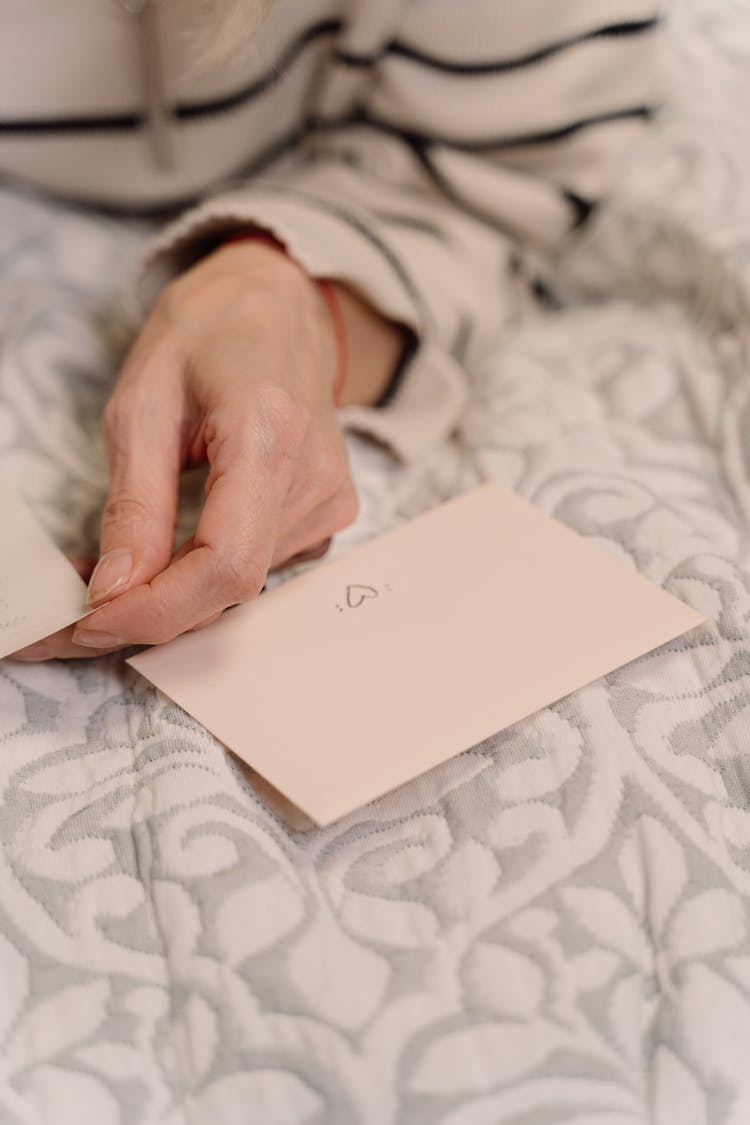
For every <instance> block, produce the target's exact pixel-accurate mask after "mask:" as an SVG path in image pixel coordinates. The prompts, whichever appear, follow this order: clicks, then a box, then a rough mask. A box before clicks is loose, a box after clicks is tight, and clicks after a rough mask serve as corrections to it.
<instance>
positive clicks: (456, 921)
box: [0, 0, 750, 1125]
mask: <svg viewBox="0 0 750 1125" xmlns="http://www.w3.org/2000/svg"><path fill="white" fill-rule="evenodd" d="M664 56H665V60H664V61H665V73H666V82H667V91H666V104H665V108H664V111H663V113H662V115H661V117H660V120H659V121H658V123H657V124H656V126H655V127H654V129H653V131H652V132H651V133H650V135H649V136H648V138H647V139H646V140H645V141H644V143H643V144H642V145H641V146H640V148H639V149H638V151H637V152H636V153H635V154H634V156H633V162H632V166H631V167H630V169H629V171H628V174H627V175H626V177H625V178H624V179H623V181H622V182H621V184H620V185H619V186H618V189H617V191H616V192H615V195H614V197H613V198H612V199H611V200H610V201H609V203H608V204H607V205H606V207H605V208H604V209H603V210H602V212H601V214H600V215H599V216H598V218H597V219H596V220H595V221H594V223H593V225H592V226H591V228H590V229H589V230H588V231H587V232H586V234H585V236H584V237H583V238H582V239H581V240H580V241H579V242H578V243H577V244H576V245H575V246H574V247H571V249H570V251H569V252H568V253H567V254H566V255H565V258H564V261H563V263H562V265H561V268H560V270H559V273H558V276H557V277H556V279H555V284H554V289H555V292H556V294H557V296H558V298H559V307H556V308H551V309H549V310H548V311H545V312H543V313H540V314H538V315H535V316H534V317H533V318H531V319H528V320H526V321H525V322H524V323H523V324H521V325H520V326H519V327H517V328H515V329H514V330H513V331H512V332H510V333H509V334H508V336H507V337H506V339H505V341H504V343H503V345H502V347H501V348H500V350H499V351H498V352H497V353H496V354H495V355H493V356H492V357H491V359H488V361H487V362H486V364H484V366H483V369H482V370H475V371H472V372H471V376H472V387H473V391H472V402H471V406H470V409H469V410H468V412H467V414H466V417H465V419H464V421H463V424H462V426H461V429H460V432H459V433H458V434H457V435H456V436H455V439H454V440H453V441H452V442H451V443H450V444H448V445H446V446H444V447H443V448H441V449H439V450H436V451H435V452H434V454H431V455H430V456H428V457H426V458H425V459H424V460H421V461H419V462H418V463H417V464H414V465H410V466H408V467H404V466H402V465H398V464H396V463H395V462H393V461H392V460H390V459H389V457H388V456H387V454H386V453H385V452H383V451H381V450H379V449H378V448H376V447H374V446H372V445H368V444H367V443H366V442H365V440H364V439H362V440H360V439H357V438H352V440H351V457H352V461H353V466H354V472H355V476H356V479H357V481H358V484H359V488H360V492H361V497H362V514H361V517H360V519H359V520H358V522H357V524H356V525H355V526H354V527H353V528H351V529H350V530H349V531H348V532H347V533H345V534H344V535H343V536H341V537H340V540H339V542H338V546H337V549H338V550H344V549H345V548H346V547H347V546H349V545H351V544H353V543H355V542H360V541H362V540H364V539H366V538H368V537H370V536H371V535H373V534H375V533H377V532H379V531H380V530H383V529H385V528H387V527H390V526H392V525H394V524H395V523H397V522H398V521H401V520H404V519H406V518H408V517H411V516H413V515H416V514H418V513H420V512H422V511H424V510H425V509H427V508H429V507H431V506H432V505H434V504H435V503H437V502H439V501H441V500H443V499H445V498H448V497H450V496H453V495H456V494H458V493H460V492H462V491H463V490H465V489H467V488H469V487H471V486H473V485H475V484H477V483H479V482H481V481H484V480H489V479H493V480H498V481H501V482H502V483H504V484H506V485H509V486H511V487H512V488H514V489H516V490H518V491H519V492H520V493H522V494H523V495H524V496H526V497H528V498H529V499H530V500H532V501H533V503H534V504H536V505H538V506H539V507H540V508H542V509H544V510H545V511H547V512H549V513H552V514H553V515H555V516H556V517H558V518H559V519H560V520H562V521H563V522H565V523H566V524H568V525H570V526H571V527H573V528H575V529H576V530H577V531H579V532H580V533H582V534H583V535H585V536H587V537H588V538H590V539H591V540H592V541H593V542H596V543H599V544H601V545H602V546H603V547H605V548H606V549H607V550H610V551H614V552H615V553H617V554H618V555H621V556H622V557H623V558H625V559H627V560H629V561H630V562H631V563H632V564H633V565H634V566H635V567H637V568H638V570H640V571H641V572H642V573H643V574H644V575H646V576H648V577H649V578H650V579H652V580H653V581H654V582H656V583H659V584H661V585H662V586H664V587H665V588H666V589H668V590H670V591H671V592H673V593H674V594H676V595H677V596H679V597H680V598H682V599H684V600H685V601H687V602H689V603H691V604H692V605H694V606H695V607H696V608H698V609H699V610H700V611H701V612H702V613H703V614H704V615H705V616H706V618H707V620H708V624H707V625H706V626H705V627H703V628H701V629H699V630H696V631H694V632H693V633H691V634H689V635H687V636H686V637H684V638H682V639H680V640H679V641H676V642H674V643H672V644H669V645H667V646H665V647H663V648H661V649H659V650H658V651H656V652H654V653H652V654H651V655H649V656H645V657H643V658H642V659H640V660H637V661H635V662H633V663H632V664H630V665H628V666H627V667H625V668H622V669H620V670H619V671H617V672H614V673H613V674H611V675H609V676H607V677H606V678H605V679H602V680H600V681H598V682H597V683H595V684H592V685H591V686H590V687H587V688H586V689H585V690H582V691H579V692H576V693H575V694H574V695H572V696H570V697H568V698H566V699H564V700H562V701H561V702H559V703H557V704H555V705H554V706H552V707H549V708H547V709H546V710H544V711H542V712H540V713H539V714H536V715H534V716H533V717H531V718H529V719H528V720H526V721H524V722H522V723H519V724H517V725H516V726H514V727H512V728H511V729H509V730H507V731H505V732H503V733H502V734H501V735H499V736H497V737H495V738H492V739H490V740H488V741H487V742H486V743H483V744H482V745H479V746H476V747H474V748H473V749H471V750H469V751H467V752H466V753H463V754H461V755H459V756H458V757H456V758H455V759H453V760H452V761H450V762H448V763H446V764H445V765H443V766H441V767H439V768H437V769H434V770H432V771H431V772H430V773H428V774H426V775H425V776H423V777H421V778H419V779H417V780H416V781H414V782H411V783H410V784H408V785H405V786H403V787H402V788H401V789H400V790H398V791H396V792H394V793H392V794H390V795H388V796H387V797H384V798H382V799H380V800H378V801H376V802H375V803H373V804H371V805H369V806H367V807H366V808H363V809H361V810H360V811H358V812H357V813H355V814H353V815H350V816H348V817H346V818H345V819H343V820H341V821H339V822H338V823H336V824H335V825H333V826H332V827H330V828H327V829H325V830H319V829H309V828H308V829H303V828H296V829H295V828H291V827H288V826H287V825H286V824H285V822H284V821H283V820H281V819H280V818H279V817H278V816H277V815H276V813H275V812H274V811H273V809H272V808H271V807H270V806H269V805H268V804H267V802H266V800H265V798H264V796H263V794H262V792H261V791H260V789H259V788H258V786H257V784H256V782H255V781H254V779H253V778H252V777H248V776H247V775H246V774H245V773H244V772H243V770H242V768H241V767H240V766H239V765H238V763H237V762H236V761H234V760H233V759H232V758H231V756H229V755H228V754H227V752H226V751H225V750H224V749H223V748H222V747H221V746H220V745H219V744H218V743H217V742H216V741H215V740H214V739H213V738H212V737H211V736H209V735H208V734H207V732H206V731H205V730H203V729H202V728H201V727H200V726H199V725H197V724H196V723H195V722H193V721H192V720H191V719H190V718H189V717H188V716H187V715H186V714H185V713H184V712H182V711H181V710H179V709H178V708H177V707H175V706H174V705H173V704H171V703H170V702H169V701H168V700H166V699H165V698H164V697H163V696H160V695H159V694H158V693H156V692H155V691H154V689H153V688H151V687H150V686H149V685H148V684H147V683H146V682H145V681H143V680H142V679H140V678H139V676H138V675H137V674H136V673H135V672H134V671H132V670H130V669H129V668H127V667H126V666H125V665H124V663H123V661H122V658H121V657H119V656H113V657H108V658H103V659H100V660H95V661H90V662H70V663H65V662H58V663H54V664H49V665H44V666H31V665H21V664H14V663H12V662H9V661H6V662H3V663H1V664H0V840H1V843H2V848H1V852H0V1123H2V1125H162V1123H164V1125H204V1123H210V1125H505V1123H513V1125H561V1123H566V1125H567V1123H575V1125H646V1123H654V1125H748V1122H750V1065H749V1061H748V1060H749V1059H750V932H749V929H750V927H749V923H750V809H749V807H748V806H749V802H750V540H749V538H748V528H749V527H750V362H748V347H747V329H748V325H750V314H749V312H748V309H749V307H750V305H749V301H748V284H749V283H750V135H749V134H748V125H747V122H748V106H750V8H749V7H748V0H679V3H676V4H675V5H673V8H672V10H671V12H670V14H669V22H668V26H667V29H666V31H665V36H664ZM146 233H147V231H146V230H145V224H140V223H136V222H126V221H123V220H118V219H116V218H112V217H107V216H101V215H100V216H97V215H92V214H87V213H84V212H81V211H78V210H76V209H74V208H70V207H67V206H65V205H61V204H56V203H50V202H49V201H47V200H43V199H40V198H36V197H32V196H30V195H28V194H23V193H19V192H17V191H15V190H12V189H10V188H9V187H7V186H6V187H5V188H3V189H2V190H0V266H1V270H2V273H1V276H0V471H2V472H3V473H4V475H5V476H6V477H7V478H8V479H9V480H10V481H11V482H12V483H13V484H15V486H16V487H17V488H18V489H19V491H20V492H21V493H22V494H23V495H24V496H25V497H26V498H27V500H28V501H29V503H30V504H31V505H32V506H33V508H34V509H35V511H36V512H37V513H38V515H39V517H40V518H41V520H42V521H43V522H44V524H45V525H46V526H47V528H48V529H49V531H50V532H51V533H52V535H53V536H54V537H55V538H56V540H57V541H58V542H59V543H60V545H61V546H63V547H64V548H66V549H69V550H71V551H76V552H79V553H80V552H81V551H86V550H88V549H91V548H92V547H93V546H94V544H95V541H96V530H97V518H98V511H99V509H100V505H101V501H102V497H103V495H104V488H105V472H104V462H103V457H102V451H101V445H100V440H99V437H98V415H99V412H100V410H101V406H102V403H103V401H104V400H105V398H106V395H107V390H108V387H109V386H110V385H111V381H112V377H113V372H114V371H115V370H116V367H117V361H118V356H119V355H120V354H121V351H122V347H123V332H122V329H121V326H120V324H119V322H118V318H117V316H116V315H113V312H112V310H113V309H116V306H117V301H116V294H117V291H118V286H119V285H120V284H121V281H122V277H123V272H124V270H125V268H126V265H127V263H128V261H129V260H130V258H131V256H132V254H133V253H134V252H135V251H136V250H137V248H138V246H139V244H140V243H141V241H142V239H143V238H144V236H145V234H146ZM189 492H190V490H189V489H188V495H187V497H186V507H187V510H188V512H189V510H190V504H191V496H190V495H189ZM1 533H2V532H1V531H0V534H1ZM470 577H471V576H470V575H467V580H470ZM498 690H499V691H500V690H502V684H500V683H499V684H498ZM356 752H357V748H356V746H352V753H353V754H356Z"/></svg>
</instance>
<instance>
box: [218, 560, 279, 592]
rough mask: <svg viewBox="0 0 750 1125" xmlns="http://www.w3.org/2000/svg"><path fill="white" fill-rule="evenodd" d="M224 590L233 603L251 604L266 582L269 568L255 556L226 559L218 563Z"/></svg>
mask: <svg viewBox="0 0 750 1125" xmlns="http://www.w3.org/2000/svg"><path fill="white" fill-rule="evenodd" d="M218 572H219V581H220V584H221V588H222V590H223V591H224V592H225V594H226V595H227V596H228V598H229V599H230V600H229V601H228V602H227V604H230V603H231V602H249V601H252V599H253V598H254V597H256V596H257V595H258V594H259V593H260V592H261V590H262V589H263V585H264V583H265V581H266V574H267V572H268V568H267V567H265V566H264V565H263V564H262V563H261V562H260V561H259V560H258V558H257V557H256V556H254V555H252V556H251V555H236V554H235V555H234V556H233V557H224V558H222V559H221V560H220V561H219V563H218Z"/></svg>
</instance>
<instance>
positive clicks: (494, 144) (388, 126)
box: [310, 105, 654, 152]
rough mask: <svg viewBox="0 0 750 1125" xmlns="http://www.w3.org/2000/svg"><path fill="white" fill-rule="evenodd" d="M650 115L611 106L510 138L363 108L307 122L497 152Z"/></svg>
mask: <svg viewBox="0 0 750 1125" xmlns="http://www.w3.org/2000/svg"><path fill="white" fill-rule="evenodd" d="M653 115H654V109H653V106H649V105H638V106H627V107H625V108H624V109H613V110H609V111H608V112H607V113H597V114H593V115H592V116H591V117H581V118H578V119H576V120H575V121H569V122H566V124H564V125H558V126H555V127H554V128H552V129H543V130H540V131H539V132H537V133H519V134H518V136H511V137H508V136H503V137H484V138H482V139H481V140H466V139H465V138H462V137H448V136H445V135H443V136H439V135H436V134H435V133H423V132H421V131H418V130H416V129H409V128H407V127H406V126H402V125H398V124H396V123H395V122H390V121H386V120H384V119H382V118H379V117H377V118H376V117H370V116H369V115H368V114H366V113H365V112H364V111H362V110H359V111H358V112H356V113H352V114H349V115H347V116H346V117H336V118H313V119H311V121H310V125H311V126H312V127H313V128H316V129H319V130H321V132H337V131H338V130H339V129H349V128H352V127H357V126H362V127H364V128H367V129H374V130H376V131H377V132H381V133H386V134H388V135H389V136H392V137H398V138H399V139H400V140H402V141H405V142H406V144H409V145H412V146H424V145H442V146H443V147H445V148H453V149H456V150H457V151H459V152H493V151H498V152H500V151H503V150H505V149H513V148H522V147H525V146H526V145H543V144H551V143H553V142H554V141H561V140H564V139H565V138H566V137H570V136H573V135H574V134H575V133H579V132H582V131H583V130H584V129H591V128H594V127H595V126H597V125H609V124H612V123H614V122H616V121H630V120H639V119H642V120H649V119H650V118H651V117H653Z"/></svg>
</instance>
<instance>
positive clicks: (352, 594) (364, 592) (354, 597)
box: [346, 584, 378, 609]
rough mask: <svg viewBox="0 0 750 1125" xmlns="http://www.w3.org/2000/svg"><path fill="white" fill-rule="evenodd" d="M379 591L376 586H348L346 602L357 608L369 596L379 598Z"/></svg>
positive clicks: (351, 607)
mask: <svg viewBox="0 0 750 1125" xmlns="http://www.w3.org/2000/svg"><path fill="white" fill-rule="evenodd" d="M377 596H378V591H377V590H376V589H375V587H374V586H360V585H357V584H355V585H353V586H347V587H346V604H347V605H348V606H349V608H350V609H357V607H358V606H361V605H362V602H364V601H366V600H367V598H377Z"/></svg>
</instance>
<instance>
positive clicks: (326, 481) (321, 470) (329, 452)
mask: <svg viewBox="0 0 750 1125" xmlns="http://www.w3.org/2000/svg"><path fill="white" fill-rule="evenodd" d="M315 482H316V487H317V491H318V495H319V496H321V497H322V498H323V499H327V498H328V497H332V496H335V495H336V494H337V493H339V492H341V491H342V490H343V489H345V488H346V485H347V482H349V465H348V463H347V460H346V457H345V456H344V454H343V452H341V451H340V450H338V449H323V450H321V452H320V453H319V455H318V457H317V459H316V462H315Z"/></svg>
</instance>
